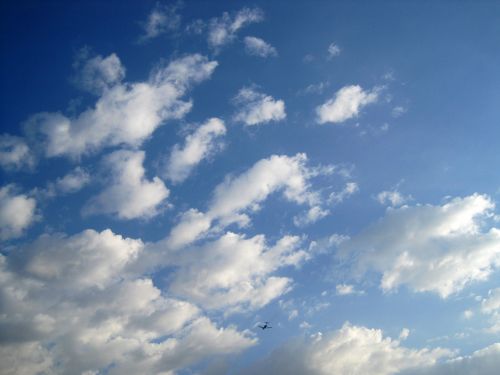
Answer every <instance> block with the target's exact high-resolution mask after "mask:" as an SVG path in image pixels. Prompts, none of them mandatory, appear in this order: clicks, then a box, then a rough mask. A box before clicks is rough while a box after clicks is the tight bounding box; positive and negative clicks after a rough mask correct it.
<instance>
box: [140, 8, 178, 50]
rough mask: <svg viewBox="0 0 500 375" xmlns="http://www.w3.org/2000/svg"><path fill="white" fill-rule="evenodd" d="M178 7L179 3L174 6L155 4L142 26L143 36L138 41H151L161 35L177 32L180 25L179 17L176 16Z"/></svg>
mask: <svg viewBox="0 0 500 375" xmlns="http://www.w3.org/2000/svg"><path fill="white" fill-rule="evenodd" d="M179 6H180V3H179V2H178V3H176V4H174V5H165V4H161V3H156V5H155V7H154V8H153V10H152V11H151V13H149V15H148V19H147V21H146V22H145V23H144V24H143V28H144V34H143V35H142V36H141V38H140V40H141V41H145V40H149V39H153V38H156V37H157V36H159V35H161V34H165V33H167V32H169V31H175V30H177V29H178V28H179V27H180V25H181V16H180V15H179V14H177V10H178V8H179Z"/></svg>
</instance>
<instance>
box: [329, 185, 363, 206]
mask: <svg viewBox="0 0 500 375" xmlns="http://www.w3.org/2000/svg"><path fill="white" fill-rule="evenodd" d="M358 191H359V186H358V184H357V183H355V182H348V183H347V184H346V185H345V187H344V188H343V189H342V190H341V191H339V192H333V193H331V194H330V196H329V197H328V202H329V203H332V204H337V203H342V202H343V201H344V200H345V199H346V198H348V197H350V196H351V195H353V194H355V193H357V192H358Z"/></svg>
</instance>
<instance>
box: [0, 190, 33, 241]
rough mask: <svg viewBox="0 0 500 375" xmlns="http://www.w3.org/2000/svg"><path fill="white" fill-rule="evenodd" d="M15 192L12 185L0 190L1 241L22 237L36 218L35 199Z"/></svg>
mask: <svg viewBox="0 0 500 375" xmlns="http://www.w3.org/2000/svg"><path fill="white" fill-rule="evenodd" d="M15 190H16V189H15V186H14V185H12V184H11V185H6V186H3V187H2V188H0V240H8V239H11V238H17V237H20V236H22V234H23V232H24V230H25V229H26V228H28V227H29V226H30V225H31V223H33V221H34V220H35V218H36V217H35V208H36V201H35V199H34V198H30V197H28V196H27V195H24V194H17V193H16V191H15Z"/></svg>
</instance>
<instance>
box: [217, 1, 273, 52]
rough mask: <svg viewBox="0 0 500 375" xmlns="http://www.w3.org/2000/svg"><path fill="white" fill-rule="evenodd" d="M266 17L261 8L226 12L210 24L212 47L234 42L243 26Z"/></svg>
mask: <svg viewBox="0 0 500 375" xmlns="http://www.w3.org/2000/svg"><path fill="white" fill-rule="evenodd" d="M263 19H264V13H263V12H262V10H260V9H259V8H243V9H241V10H240V11H238V12H237V13H236V14H234V15H229V13H227V12H224V13H223V14H222V17H220V18H214V19H212V20H211V21H210V24H209V25H208V44H209V45H210V47H212V48H215V49H217V48H220V47H222V46H223V45H225V44H227V43H230V42H232V41H233V40H234V39H235V38H236V33H237V32H238V30H240V29H241V28H243V27H245V26H247V25H249V24H252V23H256V22H260V21H262V20H263Z"/></svg>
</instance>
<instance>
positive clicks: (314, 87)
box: [298, 81, 330, 95]
mask: <svg viewBox="0 0 500 375" xmlns="http://www.w3.org/2000/svg"><path fill="white" fill-rule="evenodd" d="M328 86H330V82H328V81H326V82H318V83H313V84H310V85H308V86H307V87H306V88H305V89H302V90H300V91H299V92H298V94H299V95H306V94H322V93H323V91H324V90H325V89H326V88H327V87H328Z"/></svg>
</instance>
